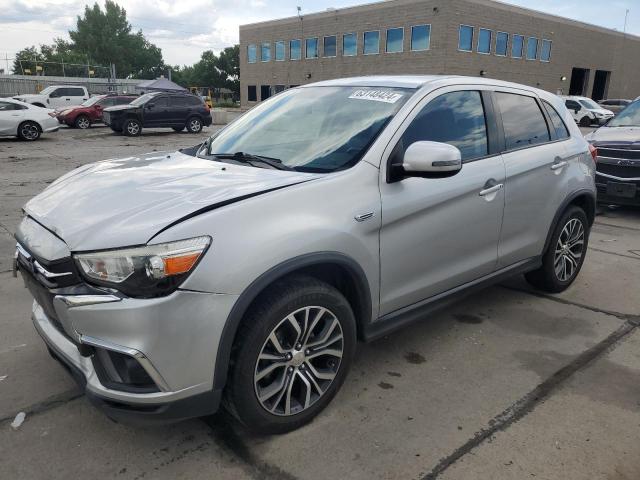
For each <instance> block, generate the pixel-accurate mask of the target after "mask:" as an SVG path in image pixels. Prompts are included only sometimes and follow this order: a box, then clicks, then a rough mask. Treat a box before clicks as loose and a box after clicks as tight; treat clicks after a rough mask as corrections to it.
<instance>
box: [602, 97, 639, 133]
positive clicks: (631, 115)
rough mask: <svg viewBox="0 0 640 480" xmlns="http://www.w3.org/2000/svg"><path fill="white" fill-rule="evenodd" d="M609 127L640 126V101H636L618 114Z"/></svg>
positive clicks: (608, 124)
mask: <svg viewBox="0 0 640 480" xmlns="http://www.w3.org/2000/svg"><path fill="white" fill-rule="evenodd" d="M607 127H640V101H635V102H633V103H631V104H629V105H628V106H627V107H625V109H624V110H622V111H621V112H620V113H619V114H618V115H616V116H615V117H614V118H613V119H612V120H611V121H609V123H607Z"/></svg>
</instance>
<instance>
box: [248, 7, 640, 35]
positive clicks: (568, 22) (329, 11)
mask: <svg viewBox="0 0 640 480" xmlns="http://www.w3.org/2000/svg"><path fill="white" fill-rule="evenodd" d="M462 1H465V2H468V3H475V4H481V5H485V6H488V7H493V8H500V9H502V10H510V11H513V12H514V13H520V14H524V15H532V16H535V17H537V18H541V19H545V20H551V21H554V22H558V23H564V24H565V25H572V26H576V27H581V28H588V29H590V30H594V31H597V32H600V33H605V34H609V35H615V36H619V37H629V38H630V39H631V40H637V41H640V36H638V35H634V34H632V33H628V32H627V33H625V32H621V31H619V30H614V29H612V28H607V27H603V26H601V25H596V24H593V23H588V22H583V21H580V20H574V19H572V18H567V17H562V16H560V15H554V14H551V13H546V12H542V11H540V10H535V9H532V8H527V7H521V6H519V5H513V4H510V3H506V2H504V1H500V0H462ZM418 2H419V0H380V1H374V2H367V3H362V4H360V5H353V6H349V7H344V8H332V9H327V10H323V11H320V12H311V13H305V14H303V15H302V18H308V17H312V18H314V19H316V18H327V17H330V16H331V15H336V14H337V13H342V12H350V11H351V12H357V11H358V10H367V9H370V8H372V7H374V8H375V7H379V8H382V7H384V6H387V5H388V4H391V3H395V4H400V5H411V4H415V3H418ZM297 21H299V17H298V16H297V15H295V16H291V17H284V18H277V19H273V20H264V21H261V22H255V23H247V24H244V25H240V30H243V29H246V28H256V27H267V26H276V25H286V24H288V23H294V22H297Z"/></svg>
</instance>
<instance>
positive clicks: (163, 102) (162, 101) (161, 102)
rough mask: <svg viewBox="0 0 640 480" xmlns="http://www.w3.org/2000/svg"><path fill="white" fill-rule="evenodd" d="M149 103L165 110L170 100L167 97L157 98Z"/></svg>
mask: <svg viewBox="0 0 640 480" xmlns="http://www.w3.org/2000/svg"><path fill="white" fill-rule="evenodd" d="M149 103H153V104H155V106H156V107H162V108H165V107H168V106H169V99H168V98H167V97H156V98H152V99H151V100H149Z"/></svg>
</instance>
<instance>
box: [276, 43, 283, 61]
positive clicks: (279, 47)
mask: <svg viewBox="0 0 640 480" xmlns="http://www.w3.org/2000/svg"><path fill="white" fill-rule="evenodd" d="M283 60H284V40H279V41H277V42H276V62H281V61H283Z"/></svg>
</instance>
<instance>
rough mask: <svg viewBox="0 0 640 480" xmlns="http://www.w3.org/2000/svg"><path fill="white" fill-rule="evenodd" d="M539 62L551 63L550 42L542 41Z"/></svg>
mask: <svg viewBox="0 0 640 480" xmlns="http://www.w3.org/2000/svg"><path fill="white" fill-rule="evenodd" d="M540 61H541V62H550V61H551V40H542V50H540Z"/></svg>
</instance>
